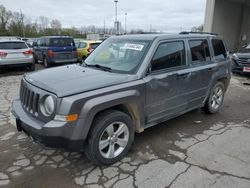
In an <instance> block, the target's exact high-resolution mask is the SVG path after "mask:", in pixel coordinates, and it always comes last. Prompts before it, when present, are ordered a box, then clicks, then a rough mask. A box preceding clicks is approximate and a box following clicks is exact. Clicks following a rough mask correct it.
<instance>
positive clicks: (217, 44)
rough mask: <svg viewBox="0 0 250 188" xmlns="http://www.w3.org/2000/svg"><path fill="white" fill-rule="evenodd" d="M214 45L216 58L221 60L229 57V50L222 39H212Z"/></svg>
mask: <svg viewBox="0 0 250 188" xmlns="http://www.w3.org/2000/svg"><path fill="white" fill-rule="evenodd" d="M212 45H213V49H214V56H215V59H217V60H220V59H225V58H226V57H227V51H226V48H225V46H224V43H223V41H222V40H220V39H212Z"/></svg>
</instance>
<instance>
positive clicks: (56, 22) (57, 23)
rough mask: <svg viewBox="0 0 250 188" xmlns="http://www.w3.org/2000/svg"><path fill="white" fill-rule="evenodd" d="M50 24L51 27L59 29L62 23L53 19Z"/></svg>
mask: <svg viewBox="0 0 250 188" xmlns="http://www.w3.org/2000/svg"><path fill="white" fill-rule="evenodd" d="M50 26H51V28H52V29H57V30H60V29H61V28H62V24H61V22H60V21H59V20H57V19H54V20H52V21H51V22H50Z"/></svg>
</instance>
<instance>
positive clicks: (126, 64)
mask: <svg viewBox="0 0 250 188" xmlns="http://www.w3.org/2000/svg"><path fill="white" fill-rule="evenodd" d="M149 45H150V41H141V40H129V39H112V38H110V39H107V40H105V41H104V42H103V43H102V44H100V46H99V47H98V48H96V50H94V51H93V52H92V53H91V54H90V55H89V56H88V58H87V59H86V60H85V63H86V65H87V66H104V67H106V68H108V69H110V70H111V71H112V72H119V73H132V74H133V73H135V72H136V71H137V70H138V68H139V66H140V64H141V62H142V61H143V58H144V56H145V54H146V52H147V51H148V47H149Z"/></svg>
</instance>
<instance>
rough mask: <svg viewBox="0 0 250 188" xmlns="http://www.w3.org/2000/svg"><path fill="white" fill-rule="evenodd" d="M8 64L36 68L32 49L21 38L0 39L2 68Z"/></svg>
mask: <svg viewBox="0 0 250 188" xmlns="http://www.w3.org/2000/svg"><path fill="white" fill-rule="evenodd" d="M7 66H25V67H27V68H28V69H29V70H34V69H35V64H34V60H33V52H32V49H31V48H29V47H28V45H27V44H26V43H25V42H24V41H21V40H13V39H2V40H0V69H2V68H3V67H7Z"/></svg>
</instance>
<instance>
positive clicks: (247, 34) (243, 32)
mask: <svg viewBox="0 0 250 188" xmlns="http://www.w3.org/2000/svg"><path fill="white" fill-rule="evenodd" d="M242 15H243V16H242V24H241V29H240V35H239V47H240V46H243V45H245V44H248V43H250V6H244V7H243V13H242Z"/></svg>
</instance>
